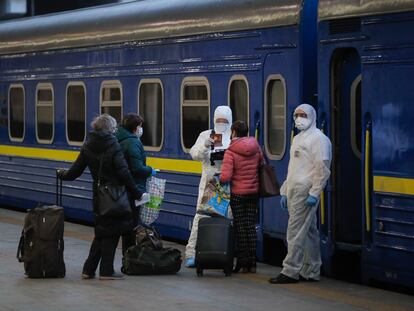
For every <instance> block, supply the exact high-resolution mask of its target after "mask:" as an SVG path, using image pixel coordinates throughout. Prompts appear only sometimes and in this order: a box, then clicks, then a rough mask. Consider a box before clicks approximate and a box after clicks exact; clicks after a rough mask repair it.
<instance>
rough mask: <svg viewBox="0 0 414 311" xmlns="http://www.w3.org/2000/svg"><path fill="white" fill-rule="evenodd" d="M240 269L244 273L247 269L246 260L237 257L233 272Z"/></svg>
mask: <svg viewBox="0 0 414 311" xmlns="http://www.w3.org/2000/svg"><path fill="white" fill-rule="evenodd" d="M240 270H242V272H243V273H245V272H246V271H245V270H247V261H246V260H245V259H243V258H237V261H236V266H235V267H234V269H233V273H239V272H240Z"/></svg>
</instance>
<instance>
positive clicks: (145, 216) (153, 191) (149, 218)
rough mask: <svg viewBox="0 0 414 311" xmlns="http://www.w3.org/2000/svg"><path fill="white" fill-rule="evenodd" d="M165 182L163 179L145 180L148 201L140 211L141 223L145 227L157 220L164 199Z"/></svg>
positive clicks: (152, 178)
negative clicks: (148, 196)
mask: <svg viewBox="0 0 414 311" xmlns="http://www.w3.org/2000/svg"><path fill="white" fill-rule="evenodd" d="M165 182H166V180H165V179H161V178H156V177H151V178H149V179H148V180H147V192H148V193H149V194H150V199H149V202H147V203H145V204H144V205H142V206H141V209H140V218H141V222H142V223H143V224H145V225H150V224H152V223H153V222H154V221H156V220H157V218H158V215H159V213H160V208H161V203H162V201H163V199H164V191H165Z"/></svg>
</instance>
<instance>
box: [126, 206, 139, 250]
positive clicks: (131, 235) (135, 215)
mask: <svg viewBox="0 0 414 311" xmlns="http://www.w3.org/2000/svg"><path fill="white" fill-rule="evenodd" d="M131 210H132V224H133V228H135V227H136V226H138V225H139V223H140V218H139V211H140V206H135V202H134V201H132V202H131ZM135 241H136V238H135V231H129V232H127V233H125V234H123V235H122V254H125V252H126V250H127V249H128V248H129V247H131V246H133V245H135Z"/></svg>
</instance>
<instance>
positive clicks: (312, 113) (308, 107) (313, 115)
mask: <svg viewBox="0 0 414 311" xmlns="http://www.w3.org/2000/svg"><path fill="white" fill-rule="evenodd" d="M297 110H303V111H304V112H305V113H306V115H307V116H308V119H309V120H310V121H311V125H310V126H309V127H308V128H307V129H305V130H303V132H304V131H307V130H310V129H315V128H316V111H315V109H314V108H313V107H312V106H311V105H308V104H302V105H299V106H297V107H296V109H295V112H294V113H293V114H295V113H296V112H297Z"/></svg>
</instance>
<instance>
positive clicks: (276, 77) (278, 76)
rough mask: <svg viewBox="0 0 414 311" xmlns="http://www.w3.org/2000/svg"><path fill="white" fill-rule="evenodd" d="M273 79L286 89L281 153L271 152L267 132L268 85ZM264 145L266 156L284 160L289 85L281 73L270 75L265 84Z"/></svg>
mask: <svg viewBox="0 0 414 311" xmlns="http://www.w3.org/2000/svg"><path fill="white" fill-rule="evenodd" d="M271 81H280V82H281V83H282V85H283V90H284V105H283V107H284V122H285V126H284V128H283V130H284V135H283V138H284V139H283V148H282V152H281V153H280V154H273V153H271V152H270V150H269V149H270V148H269V138H268V136H267V132H268V126H269V118H268V114H267V110H268V109H267V108H268V97H267V93H268V87H269V83H270V82H271ZM263 112H264V121H265V122H264V123H265V126H264V146H265V151H266V156H267V157H268V158H269V159H271V160H282V159H283V157H284V156H285V153H286V144H287V139H286V133H287V124H288V123H287V115H286V112H287V87H286V80H285V78H284V77H283V75H281V74H272V75H269V76H268V77H267V79H266V84H265V88H264V109H263Z"/></svg>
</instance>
